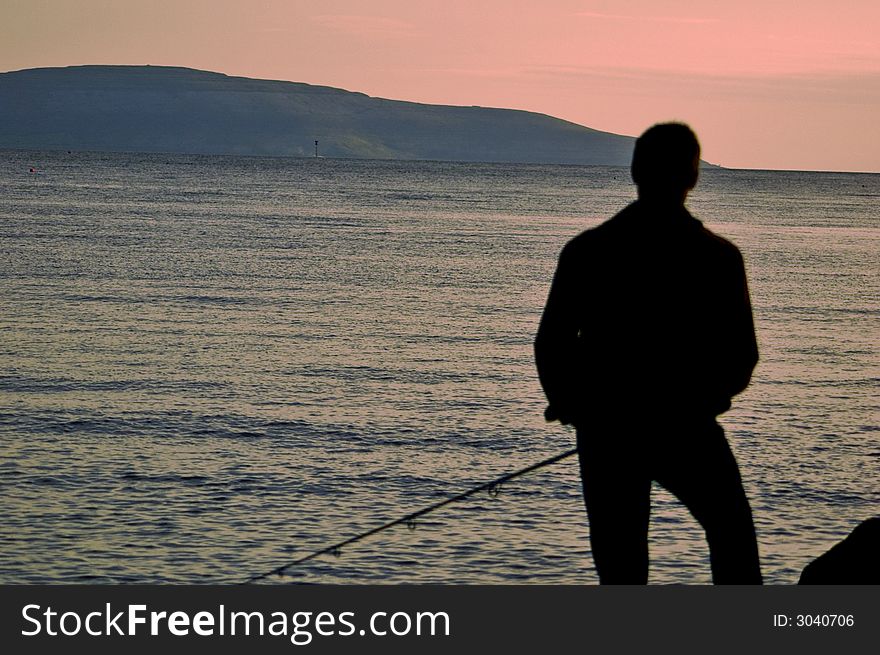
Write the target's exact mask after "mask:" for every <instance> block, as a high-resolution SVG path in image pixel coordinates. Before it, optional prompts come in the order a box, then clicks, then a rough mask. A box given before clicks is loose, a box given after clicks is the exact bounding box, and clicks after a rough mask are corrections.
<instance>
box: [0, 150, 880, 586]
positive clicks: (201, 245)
mask: <svg viewBox="0 0 880 655" xmlns="http://www.w3.org/2000/svg"><path fill="white" fill-rule="evenodd" d="M31 168H33V169H34V171H33V172H31ZM633 197H634V191H633V188H632V185H631V182H630V179H629V174H628V171H627V170H626V169H623V168H603V167H578V166H543V165H542V166H533V165H507V164H505V165H497V164H467V163H440V162H388V161H353V160H333V159H280V158H253V157H233V156H229V157H214V156H211V157H207V156H177V155H140V154H99V153H67V152H56V153H37V152H23V151H5V152H2V153H0V249H2V257H0V335H2V339H0V513H2V525H0V581H2V582H4V583H13V582H15V583H26V582H27V583H37V582H48V583H60V582H89V581H99V582H219V583H226V582H237V581H241V580H243V579H246V578H248V577H250V576H251V575H255V574H258V573H261V572H263V571H266V570H270V569H272V568H274V567H276V566H278V565H280V564H283V563H284V562H286V561H289V560H292V559H295V558H297V557H300V556H303V555H306V554H308V553H309V552H311V551H313V550H316V549H319V548H322V547H324V546H327V545H330V544H332V543H334V542H337V541H341V540H343V539H345V538H347V537H350V536H353V535H355V534H357V533H358V532H361V531H364V530H367V529H370V528H372V527H374V526H377V525H380V524H382V523H383V522H385V521H388V520H392V519H395V518H397V517H399V516H402V515H404V514H406V513H409V512H412V511H415V510H417V509H419V508H421V507H423V506H426V505H428V504H431V503H434V502H437V501H439V500H442V499H443V498H446V497H448V496H450V495H453V494H456V493H458V492H461V491H464V490H466V489H468V488H469V487H471V486H473V485H475V484H479V483H481V482H483V481H486V480H489V479H491V478H493V477H495V476H499V475H501V474H503V473H506V472H509V471H513V470H515V469H517V468H520V467H523V466H526V465H528V464H531V463H533V462H535V461H538V460H541V459H543V458H545V457H549V456H552V455H554V454H556V453H558V452H561V451H563V450H565V449H568V448H570V447H572V445H573V442H574V437H573V434H572V433H571V431H569V430H567V429H565V428H562V427H560V426H559V425H558V424H546V423H545V422H544V421H543V418H542V412H543V409H544V399H543V395H542V392H541V389H540V386H539V384H538V382H537V378H536V375H535V371H534V365H533V358H532V340H533V336H534V333H535V330H536V328H537V324H538V320H539V317H540V312H541V309H542V307H543V303H544V300H545V297H546V293H547V289H548V285H549V282H550V277H551V275H552V273H553V270H554V267H555V263H556V257H557V254H558V252H559V250H560V248H561V247H562V245H563V244H564V243H565V241H566V240H567V239H569V238H570V237H572V236H574V235H575V234H577V233H578V232H579V231H581V230H583V229H585V228H589V227H591V226H594V225H597V224H598V223H599V222H601V221H602V220H604V219H605V218H607V217H608V216H610V215H612V214H613V213H614V212H616V211H617V210H619V209H620V208H622V207H623V206H624V205H625V204H626V203H628V202H630V201H631V200H632V199H633ZM878 198H880V175H868V174H840V173H798V172H768V171H730V170H707V171H705V172H704V174H703V176H702V179H701V181H700V184H699V186H698V188H697V190H696V191H695V192H694V194H693V196H692V198H691V200H690V201H689V207H690V208H691V210H692V212H693V213H694V214H695V215H696V216H697V217H698V218H700V219H701V220H703V221H704V223H705V224H706V225H707V226H708V227H710V228H711V229H712V230H714V231H716V232H717V233H719V234H721V235H723V236H725V237H727V238H730V239H732V240H733V241H734V242H735V243H736V244H738V245H739V247H740V249H741V250H742V252H743V255H744V257H745V260H746V266H747V270H748V274H749V278H750V284H751V293H752V302H753V308H754V314H755V321H756V327H757V333H758V341H759V344H760V349H761V362H760V364H759V366H758V368H757V370H756V372H755V376H754V379H753V382H752V384H751V386H750V387H749V389H748V390H747V391H746V392H745V393H743V394H742V395H741V396H739V397H737V398H736V399H735V402H734V405H733V409H732V410H731V411H729V412H728V413H727V414H725V415H723V416H722V417H721V421H722V423H723V425H724V427H725V429H726V431H727V434H728V438H729V440H730V442H731V444H732V446H733V449H734V451H735V453H736V456H737V458H738V460H739V463H740V467H741V469H742V474H743V479H744V484H745V488H746V491H747V493H748V495H749V498H750V499H751V503H752V508H753V511H754V515H755V521H756V527H757V531H758V538H759V542H760V548H761V555H762V562H763V567H764V573H765V579H766V581H767V582H770V583H794V582H796V581H797V579H798V576H799V573H800V571H801V569H802V568H803V566H804V565H806V564H807V563H808V562H809V561H810V560H811V559H813V558H814V557H816V556H818V555H820V554H821V553H822V552H824V551H825V550H827V549H828V548H829V547H830V546H831V545H833V544H834V543H836V542H837V541H839V540H840V539H842V538H843V537H844V536H845V535H846V534H848V533H849V531H850V530H851V529H852V528H853V527H854V526H855V525H856V524H858V523H859V522H860V521H861V520H863V519H865V518H868V517H869V516H872V515H875V514H877V513H878V505H880V443H878V435H880V433H878V411H877V404H876V398H877V383H878V378H880V371H878V368H880V367H878V352H877V343H878V336H880V333H878V309H880V270H878V263H877V262H878V252H880V220H878V214H877V208H878ZM413 527H414V529H407V528H406V527H399V528H395V529H392V530H389V531H387V532H383V533H381V534H379V535H377V536H375V537H373V538H371V539H368V540H365V541H363V542H360V543H358V544H355V545H352V546H350V547H348V548H345V549H344V550H343V551H342V552H341V553H340V556H339V557H330V556H327V557H321V558H317V559H315V560H312V561H310V562H309V563H307V564H305V565H303V566H300V567H296V568H294V569H292V570H291V571H290V572H289V574H290V578H288V579H289V580H295V581H302V582H316V583H326V582H354V583H367V582H387V583H399V582H448V583H501V582H517V583H518V582H534V583H594V582H596V581H597V578H596V574H595V570H594V568H593V563H592V560H591V557H590V549H589V540H588V534H589V533H588V524H587V521H586V517H585V512H584V509H583V501H582V497H581V489H580V481H579V477H578V470H577V465H576V461H575V460H573V459H568V460H565V461H564V462H561V463H559V464H556V465H555V466H553V467H550V468H546V469H543V470H541V471H538V472H536V473H534V474H531V475H529V476H527V477H524V478H521V479H518V480H516V481H512V482H510V483H508V484H507V485H505V486H504V487H503V488H502V489H501V493H500V494H499V495H497V496H495V495H489V494H479V495H477V496H474V497H472V498H470V499H468V500H466V501H463V502H460V503H456V504H454V505H451V506H449V507H447V508H445V509H443V510H442V511H439V512H436V513H434V514H430V515H428V516H426V517H424V518H423V519H420V520H419V521H417V522H416V524H415V526H413ZM650 548H651V558H652V560H651V573H650V580H651V582H653V583H706V582H709V581H710V579H711V578H710V575H709V567H708V560H707V557H708V550H707V547H706V544H705V540H704V536H703V533H702V530H701V529H700V527H699V525H698V524H697V523H696V522H695V521H694V519H693V518H691V517H690V515H689V514H688V513H687V512H686V511H685V510H684V509H683V508H682V507H681V506H680V505H679V504H678V503H677V502H676V501H675V499H674V498H673V497H671V496H670V495H669V494H668V493H667V492H665V491H664V490H662V489H660V488H655V490H654V493H653V513H652V520H651V532H650Z"/></svg>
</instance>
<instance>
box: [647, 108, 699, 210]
mask: <svg viewBox="0 0 880 655" xmlns="http://www.w3.org/2000/svg"><path fill="white" fill-rule="evenodd" d="M699 169H700V142H699V141H697V135H696V134H694V132H693V130H691V128H689V127H688V126H687V125H685V124H684V123H659V124H658V125H654V126H653V127H651V128H649V129H648V130H647V131H646V132H645V133H644V134H642V136H640V137H639V138H638V139H637V140H636V147H635V150H634V151H633V159H632V178H633V182H635V183H636V186H637V187H638V189H639V198H641V199H644V200H658V201H674V202H684V199H685V198H686V197H687V194H688V192H689V191H690V190H691V189H693V188H694V186H695V185H696V184H697V176H698V175H699Z"/></svg>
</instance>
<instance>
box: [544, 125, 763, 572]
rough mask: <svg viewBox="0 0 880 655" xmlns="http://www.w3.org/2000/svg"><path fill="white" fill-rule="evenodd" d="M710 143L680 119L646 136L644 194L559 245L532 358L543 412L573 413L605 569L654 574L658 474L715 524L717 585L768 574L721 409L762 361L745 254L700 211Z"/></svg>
mask: <svg viewBox="0 0 880 655" xmlns="http://www.w3.org/2000/svg"><path fill="white" fill-rule="evenodd" d="M699 162H700V145H699V143H698V141H697V138H696V136H695V135H694V133H693V132H692V131H691V129H690V128H689V127H688V126H686V125H682V124H680V123H666V124H661V125H655V126H654V127H652V128H650V129H649V130H648V131H647V132H645V133H644V134H643V135H642V136H641V137H640V138H639V139H638V140H637V142H636V146H635V151H634V154H633V160H632V177H633V181H634V182H635V184H636V186H637V188H638V200H637V201H636V202H634V203H632V204H631V205H629V206H628V207H626V208H625V209H624V210H623V211H621V212H620V213H619V214H617V215H616V216H614V217H613V218H611V219H610V220H608V221H606V222H605V223H603V224H601V225H599V226H598V227H596V228H594V229H591V230H587V231H586V232H583V233H582V234H580V235H579V236H577V237H575V238H574V239H572V240H571V241H570V242H569V243H568V244H566V246H565V248H563V250H562V254H561V255H560V257H559V264H558V267H557V269H556V275H555V277H554V279H553V284H552V286H551V289H550V294H549V297H548V298H547V305H546V307H545V308H544V314H543V316H542V318H541V326H540V328H539V330H538V335H537V338H536V340H535V358H536V362H537V366H538V374H539V376H540V379H541V384H542V385H543V387H544V391H545V393H546V394H547V399H548V401H549V406H548V408H547V415H546V416H547V419H548V420H559V421H561V422H562V423H563V424H574V426H575V427H576V428H577V441H578V450H579V457H580V466H581V477H582V480H583V486H584V500H585V502H586V506H587V515H588V517H589V523H590V542H591V545H592V551H593V558H594V560H595V563H596V569H597V571H598V573H599V579H600V582H601V583H603V584H609V583H610V584H645V583H647V581H648V519H649V513H650V493H651V482H652V481H654V480H656V481H657V482H658V483H660V484H661V485H662V486H663V487H665V488H666V489H668V490H669V491H670V492H672V493H673V494H675V495H676V496H677V497H678V498H679V499H680V500H681V501H682V502H683V503H684V504H685V505H686V506H687V508H688V509H689V510H690V511H691V513H692V514H693V515H694V517H695V518H696V519H697V520H698V521H699V522H700V524H701V525H702V526H703V529H704V530H705V531H706V538H707V540H708V542H709V548H710V553H711V562H712V578H713V580H714V582H715V583H716V584H723V583H727V584H730V583H736V584H750V583H754V584H760V582H761V571H760V564H759V561H758V547H757V542H756V540H755V529H754V525H753V523H752V514H751V509H750V508H749V503H748V500H747V499H746V496H745V492H744V491H743V486H742V481H741V479H740V475H739V469H738V467H737V464H736V460H735V459H734V457H733V454H732V453H731V451H730V448H729V446H728V444H727V441H726V439H725V437H724V432H723V430H722V429H721V427H720V426H719V425H718V423H717V422H716V420H715V417H716V416H717V415H718V414H720V413H722V412H724V411H726V410H727V409H729V408H730V401H731V398H732V397H733V396H735V395H736V394H738V393H740V392H741V391H742V390H743V389H745V388H746V386H747V385H748V383H749V379H750V378H751V374H752V370H753V369H754V367H755V364H756V363H757V361H758V349H757V345H756V343H755V333H754V327H753V324H752V310H751V305H750V302H749V292H748V287H747V284H746V276H745V270H744V267H743V260H742V256H741V255H740V253H739V250H737V248H736V246H734V245H733V244H732V243H730V242H729V241H726V240H725V239H722V238H721V237H719V236H716V235H715V234H713V233H712V232H710V231H709V230H708V229H706V228H705V227H703V225H702V223H700V221H698V220H696V219H695V218H693V217H692V216H691V215H690V213H688V211H687V209H685V206H684V202H685V199H686V197H687V194H688V192H689V191H690V190H691V189H693V188H694V185H695V184H696V182H697V175H698V171H699Z"/></svg>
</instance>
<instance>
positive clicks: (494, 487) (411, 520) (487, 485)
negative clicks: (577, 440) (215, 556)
mask: <svg viewBox="0 0 880 655" xmlns="http://www.w3.org/2000/svg"><path fill="white" fill-rule="evenodd" d="M575 453H577V448H572V449H571V450H566V451H565V452H563V453H559V454H558V455H554V456H553V457H549V458H547V459H545V460H541V461H540V462H536V463H535V464H532V465H531V466H527V467H525V468H523V469H520V470H518V471H514V472H513V473H508V474H506V475H502V476H501V477H500V478H495V479H494V480H490V481H489V482H484V483H483V484H481V485H479V486H477V487H474V488H473V489H469V490H468V491H465V492H463V493H460V494H458V495H456V496H452V497H450V498H447V499H446V500H441V501H440V502H438V503H434V504H433V505H429V506H428V507H425V508H423V509H420V510H419V511H417V512H413V513H411V514H407V515H406V516H401V517H400V518H399V519H396V520H394V521H389V522H388V523H385V524H384V525H380V526H379V527H376V528H373V529H372V530H367V531H366V532H362V533H361V534H358V535H355V536H354V537H350V538H348V539H346V540H345V541H340V542H339V543H337V544H333V545H332V546H327V547H326V548H322V549H321V550H316V551H315V552H313V553H310V554H309V555H306V556H304V557H300V558H299V559H296V560H293V561H291V562H288V563H287V564H282V565H281V566H279V567H276V568H274V569H272V570H271V571H268V572H267V573H260V574H259V575H254V576H252V577H250V578H248V579H247V580H245V581H244V582H242V583H241V584H251V583H253V582H258V581H259V580H265V579H266V578H270V577H272V576H273V575H278V576H283V575H284V572H285V571H287V569H290V568H293V567H294V566H299V565H300V564H303V563H305V562H308V561H309V560H312V559H315V558H316V557H320V556H321V555H328V554H332V555H337V556H338V555H339V554H340V552H341V550H342V548H343V547H344V546H348V545H350V544H353V543H355V542H357V541H361V540H362V539H366V538H367V537H372V536H373V535H374V534H378V533H380V532H383V531H385V530H388V529H389V528H393V527H394V526H396V525H402V524H404V523H405V524H407V525H409V526H410V527H412V526H414V525H415V520H416V519H417V518H419V517H420V516H424V515H425V514H430V513H431V512H434V511H436V510H438V509H440V508H441V507H446V506H447V505H450V504H452V503H455V502H458V501H459V500H464V499H465V498H467V497H469V496H473V495H474V494H475V493H478V492H480V491H484V490H488V491H489V493H491V494H494V495H497V493H498V489H499V487H500V486H501V485H502V484H504V483H505V482H507V481H508V480H513V479H514V478H518V477H520V476H523V475H525V474H526V473H531V472H532V471H536V470H538V469H540V468H544V467H545V466H550V465H551V464H555V463H556V462H560V461H562V460H563V459H566V458H568V457H571V456H572V455H574V454H575Z"/></svg>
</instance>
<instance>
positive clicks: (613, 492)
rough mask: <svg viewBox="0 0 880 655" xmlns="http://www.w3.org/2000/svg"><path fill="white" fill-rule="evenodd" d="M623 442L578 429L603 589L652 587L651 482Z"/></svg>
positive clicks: (604, 433)
mask: <svg viewBox="0 0 880 655" xmlns="http://www.w3.org/2000/svg"><path fill="white" fill-rule="evenodd" d="M622 438H623V436H622V435H619V434H613V433H609V432H608V431H605V430H601V431H599V430H589V429H581V428H578V450H579V453H578V456H579V458H580V465H581V480H582V481H583V486H584V502H585V504H586V506H587V517H588V519H589V524H590V545H591V547H592V551H593V560H594V561H595V563H596V571H597V572H598V574H599V582H600V583H601V584H647V582H648V519H649V515H650V512H651V480H650V478H649V477H647V476H646V475H645V471H644V467H643V465H642V463H641V462H640V461H639V459H640V458H639V457H638V456H634V453H633V452H632V449H629V452H628V451H627V449H625V448H621V447H620V442H619V441H618V442H617V445H616V446H615V445H613V442H614V440H615V439H622ZM609 440H610V441H611V442H612V445H609Z"/></svg>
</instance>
